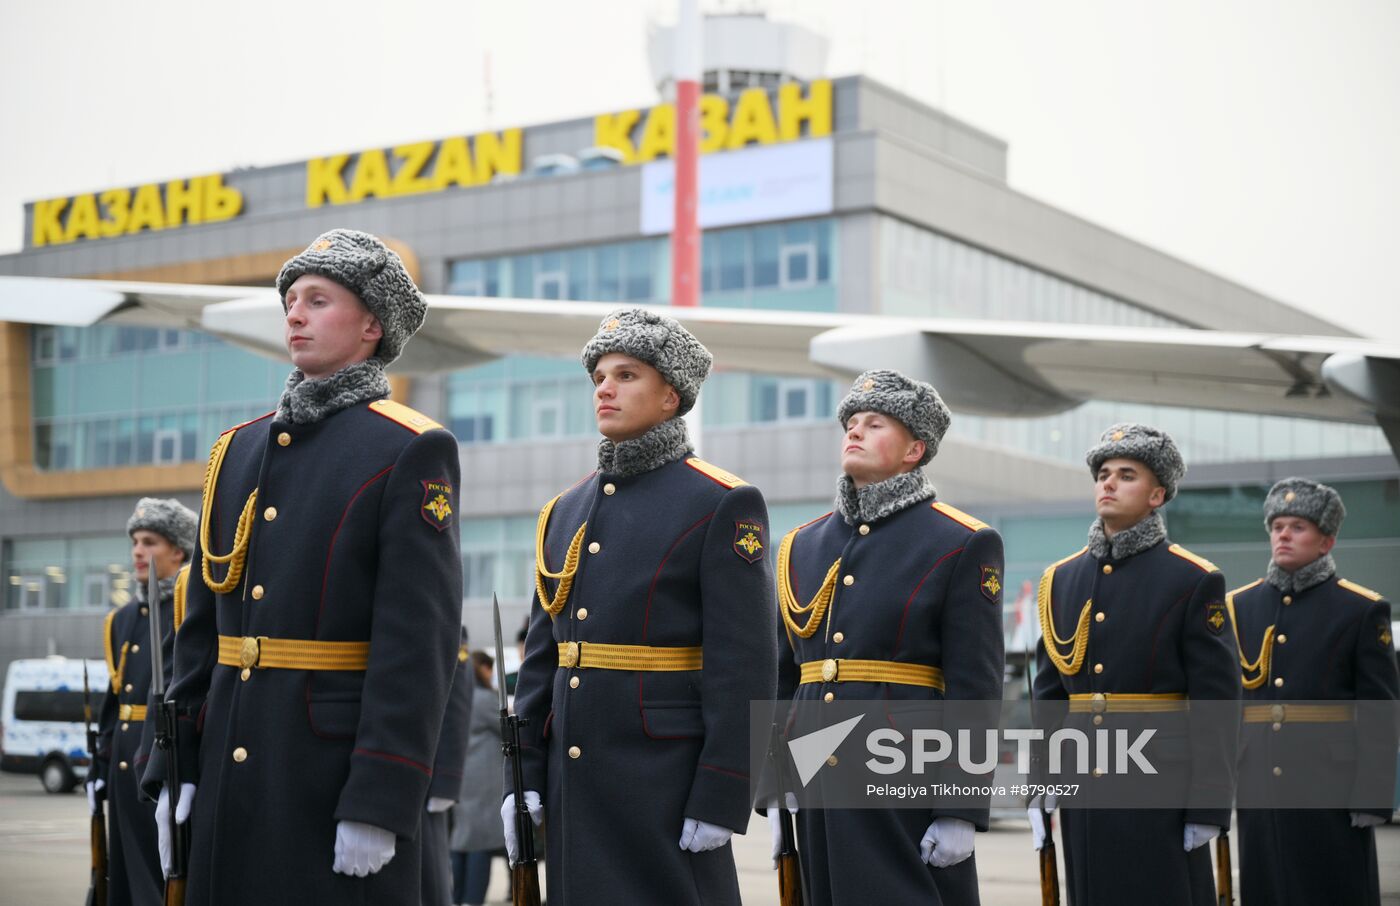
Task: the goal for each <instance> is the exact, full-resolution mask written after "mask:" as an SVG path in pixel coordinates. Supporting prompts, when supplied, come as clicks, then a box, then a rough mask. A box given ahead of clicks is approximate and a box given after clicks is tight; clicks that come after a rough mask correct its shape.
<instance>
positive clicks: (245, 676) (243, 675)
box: [238, 667, 253, 683]
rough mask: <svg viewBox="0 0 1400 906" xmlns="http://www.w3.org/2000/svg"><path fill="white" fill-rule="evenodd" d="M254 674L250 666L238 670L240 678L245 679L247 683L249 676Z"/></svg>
mask: <svg viewBox="0 0 1400 906" xmlns="http://www.w3.org/2000/svg"><path fill="white" fill-rule="evenodd" d="M252 675H253V671H252V669H251V668H248V667H244V668H243V669H242V670H240V671H238V678H239V679H241V680H243V682H245V683H246V682H248V677H250V676H252Z"/></svg>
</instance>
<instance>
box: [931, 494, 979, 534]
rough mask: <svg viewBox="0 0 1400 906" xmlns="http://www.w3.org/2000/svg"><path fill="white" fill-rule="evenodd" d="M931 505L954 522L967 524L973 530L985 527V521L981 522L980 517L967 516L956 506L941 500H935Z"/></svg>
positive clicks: (976, 530)
mask: <svg viewBox="0 0 1400 906" xmlns="http://www.w3.org/2000/svg"><path fill="white" fill-rule="evenodd" d="M931 506H932V507H933V509H935V510H937V511H938V512H940V513H942V514H943V515H944V516H947V517H948V518H949V519H951V520H953V521H954V522H957V523H961V524H962V525H965V526H967V527H968V528H970V529H972V530H973V531H974V532H980V531H982V529H984V528H987V523H985V522H983V521H982V520H981V519H978V518H977V517H976V516H969V515H968V514H967V513H964V512H963V511H962V510H960V509H958V508H957V507H955V506H949V505H948V504H946V503H944V502H943V501H941V500H935V501H934V502H933V503H932V504H931Z"/></svg>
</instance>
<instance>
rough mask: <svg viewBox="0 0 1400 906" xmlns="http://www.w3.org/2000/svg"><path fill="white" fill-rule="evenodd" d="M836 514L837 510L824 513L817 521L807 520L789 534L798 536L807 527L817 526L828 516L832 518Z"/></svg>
mask: <svg viewBox="0 0 1400 906" xmlns="http://www.w3.org/2000/svg"><path fill="white" fill-rule="evenodd" d="M835 512H836V511H835V510H827V511H826V512H825V513H822V514H821V515H820V516H818V517H817V518H816V519H809V520H807V521H806V522H804V523H802V524H801V525H799V526H798V527H797V528H795V529H793V530H792V531H791V532H789V533H788V534H790V535H796V534H797V533H798V532H800V531H802V530H803V529H805V528H806V527H807V526H809V525H816V524H817V523H818V522H821V521H822V520H823V519H825V518H827V517H828V516H830V515H831V514H832V513H835Z"/></svg>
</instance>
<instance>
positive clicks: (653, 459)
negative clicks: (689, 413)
mask: <svg viewBox="0 0 1400 906" xmlns="http://www.w3.org/2000/svg"><path fill="white" fill-rule="evenodd" d="M694 449H695V448H694V447H692V446H691V445H690V436H689V434H687V433H686V430H685V419H683V418H672V419H667V420H666V421H664V422H662V423H661V424H659V425H656V426H655V427H652V428H649V429H648V430H647V432H646V433H645V434H643V435H642V436H641V437H634V438H632V439H631V440H624V441H622V442H621V443H613V442H612V441H610V440H608V439H607V438H606V437H605V438H603V439H602V440H600V441H598V471H599V472H602V473H604V474H606V475H615V476H617V477H619V478H629V477H631V476H633V475H641V474H642V473H644V472H650V471H651V470H652V469H659V468H661V467H662V466H664V465H666V464H667V463H671V462H675V461H676V460H678V459H682V458H684V457H685V456H686V454H688V453H690V452H691V451H692V450H694Z"/></svg>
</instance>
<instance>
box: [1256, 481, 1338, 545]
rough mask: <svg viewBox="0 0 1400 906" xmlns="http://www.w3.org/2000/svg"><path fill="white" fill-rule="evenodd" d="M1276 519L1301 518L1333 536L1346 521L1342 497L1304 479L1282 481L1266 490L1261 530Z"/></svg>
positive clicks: (1322, 485)
mask: <svg viewBox="0 0 1400 906" xmlns="http://www.w3.org/2000/svg"><path fill="white" fill-rule="evenodd" d="M1278 516H1302V517H1303V518H1304V519H1307V520H1308V521H1309V522H1311V523H1312V524H1313V525H1316V526H1317V527H1318V528H1319V529H1321V530H1322V534H1324V535H1335V534H1337V532H1338V531H1339V530H1340V529H1341V527H1342V520H1343V519H1345V518H1347V508H1346V507H1345V506H1343V505H1342V495H1341V494H1338V493H1337V491H1336V489H1334V488H1330V487H1328V486H1327V485H1325V484H1318V483H1317V482H1316V481H1312V480H1310V479H1307V478H1285V479H1283V480H1282V481H1280V482H1279V483H1278V484H1276V485H1274V486H1273V487H1272V488H1270V489H1269V496H1268V497H1265V498H1264V528H1265V530H1267V529H1268V528H1269V526H1270V525H1271V524H1272V523H1273V521H1274V519H1275V518H1276V517H1278Z"/></svg>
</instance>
